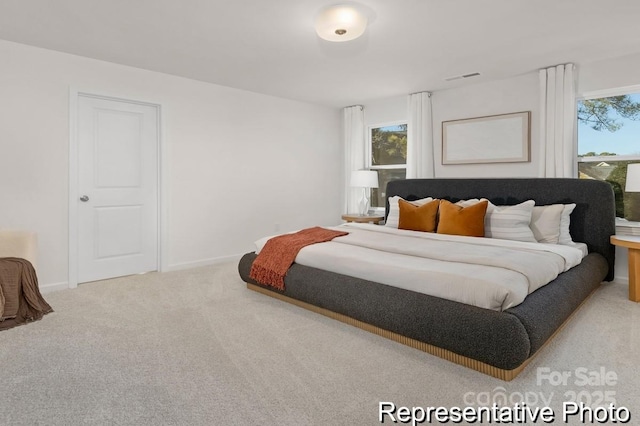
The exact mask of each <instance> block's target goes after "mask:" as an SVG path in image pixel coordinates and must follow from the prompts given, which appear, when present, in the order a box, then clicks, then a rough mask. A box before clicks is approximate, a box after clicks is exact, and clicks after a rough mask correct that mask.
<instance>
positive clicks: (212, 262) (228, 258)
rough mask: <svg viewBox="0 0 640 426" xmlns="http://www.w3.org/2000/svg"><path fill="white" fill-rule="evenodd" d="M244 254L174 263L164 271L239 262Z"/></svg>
mask: <svg viewBox="0 0 640 426" xmlns="http://www.w3.org/2000/svg"><path fill="white" fill-rule="evenodd" d="M243 255H244V253H242V254H234V255H231V256H222V257H212V258H209V259H202V260H196V261H193V262H182V263H175V264H173V265H169V266H167V269H166V270H165V271H164V272H172V271H182V270H184V269H191V268H199V267H201V266H211V265H218V264H220V263H227V262H237V261H239V260H240V258H241V257H242V256H243Z"/></svg>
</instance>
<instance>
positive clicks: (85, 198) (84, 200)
mask: <svg viewBox="0 0 640 426" xmlns="http://www.w3.org/2000/svg"><path fill="white" fill-rule="evenodd" d="M80 201H82V202H83V203H86V202H87V201H89V197H88V196H86V195H83V196H82V197H80Z"/></svg>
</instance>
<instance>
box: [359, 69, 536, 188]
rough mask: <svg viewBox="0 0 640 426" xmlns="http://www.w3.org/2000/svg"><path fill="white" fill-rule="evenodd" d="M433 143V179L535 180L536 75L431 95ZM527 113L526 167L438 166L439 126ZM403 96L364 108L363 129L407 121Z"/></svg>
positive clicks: (372, 103)
mask: <svg viewBox="0 0 640 426" xmlns="http://www.w3.org/2000/svg"><path fill="white" fill-rule="evenodd" d="M431 104H432V108H433V141H434V145H435V163H436V164H435V166H436V167H435V173H436V177H535V176H538V164H539V160H538V158H539V156H538V151H539V144H538V133H539V131H538V127H539V121H538V111H539V108H540V105H539V96H538V73H537V72H536V73H529V74H526V75H523V76H519V77H514V78H511V79H506V80H498V81H491V82H486V83H479V84H470V85H466V86H464V87H460V88H455V89H447V90H441V91H435V92H433V94H432V96H431ZM520 111H531V117H532V118H531V157H530V158H531V161H530V162H528V163H496V164H463V165H458V164H455V165H451V164H450V165H443V164H442V161H441V160H442V122H443V121H448V120H457V119H464V118H472V117H482V116H485V115H495V114H507V113H511V112H520ZM408 116H409V111H408V103H407V95H402V96H396V97H393V98H387V99H381V100H378V101H376V102H370V103H368V104H366V105H365V125H366V126H371V125H374V124H384V123H389V122H395V121H405V122H406V120H407V119H408Z"/></svg>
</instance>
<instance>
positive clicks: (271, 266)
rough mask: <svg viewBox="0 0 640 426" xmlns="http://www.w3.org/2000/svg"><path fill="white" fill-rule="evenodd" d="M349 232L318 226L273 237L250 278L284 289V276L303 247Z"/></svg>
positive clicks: (255, 261) (265, 246) (258, 258)
mask: <svg viewBox="0 0 640 426" xmlns="http://www.w3.org/2000/svg"><path fill="white" fill-rule="evenodd" d="M347 234H348V232H341V231H333V230H331V229H325V228H320V227H318V226H316V227H313V228H308V229H303V230H302V231H298V232H296V233H294V234H284V235H279V236H277V237H273V238H271V239H270V240H269V241H267V243H266V244H265V245H264V247H263V248H262V250H261V251H260V253H259V254H258V256H257V257H256V259H255V260H254V261H253V265H251V272H250V273H249V278H251V279H253V280H256V281H257V282H258V283H260V284H263V285H268V286H271V287H275V288H277V289H278V290H284V277H285V275H287V271H288V270H289V267H290V266H291V265H292V264H293V261H294V260H295V259H296V256H297V255H298V252H299V251H300V250H301V249H302V248H303V247H306V246H308V245H311V244H316V243H324V242H326V241H331V240H333V239H334V238H336V237H341V236H343V235H347Z"/></svg>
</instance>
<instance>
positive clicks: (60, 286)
mask: <svg viewBox="0 0 640 426" xmlns="http://www.w3.org/2000/svg"><path fill="white" fill-rule="evenodd" d="M38 288H39V289H40V293H42V294H47V293H53V292H54V291H60V290H66V289H68V288H69V283H68V282H62V283H50V284H41V285H39V286H38Z"/></svg>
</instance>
